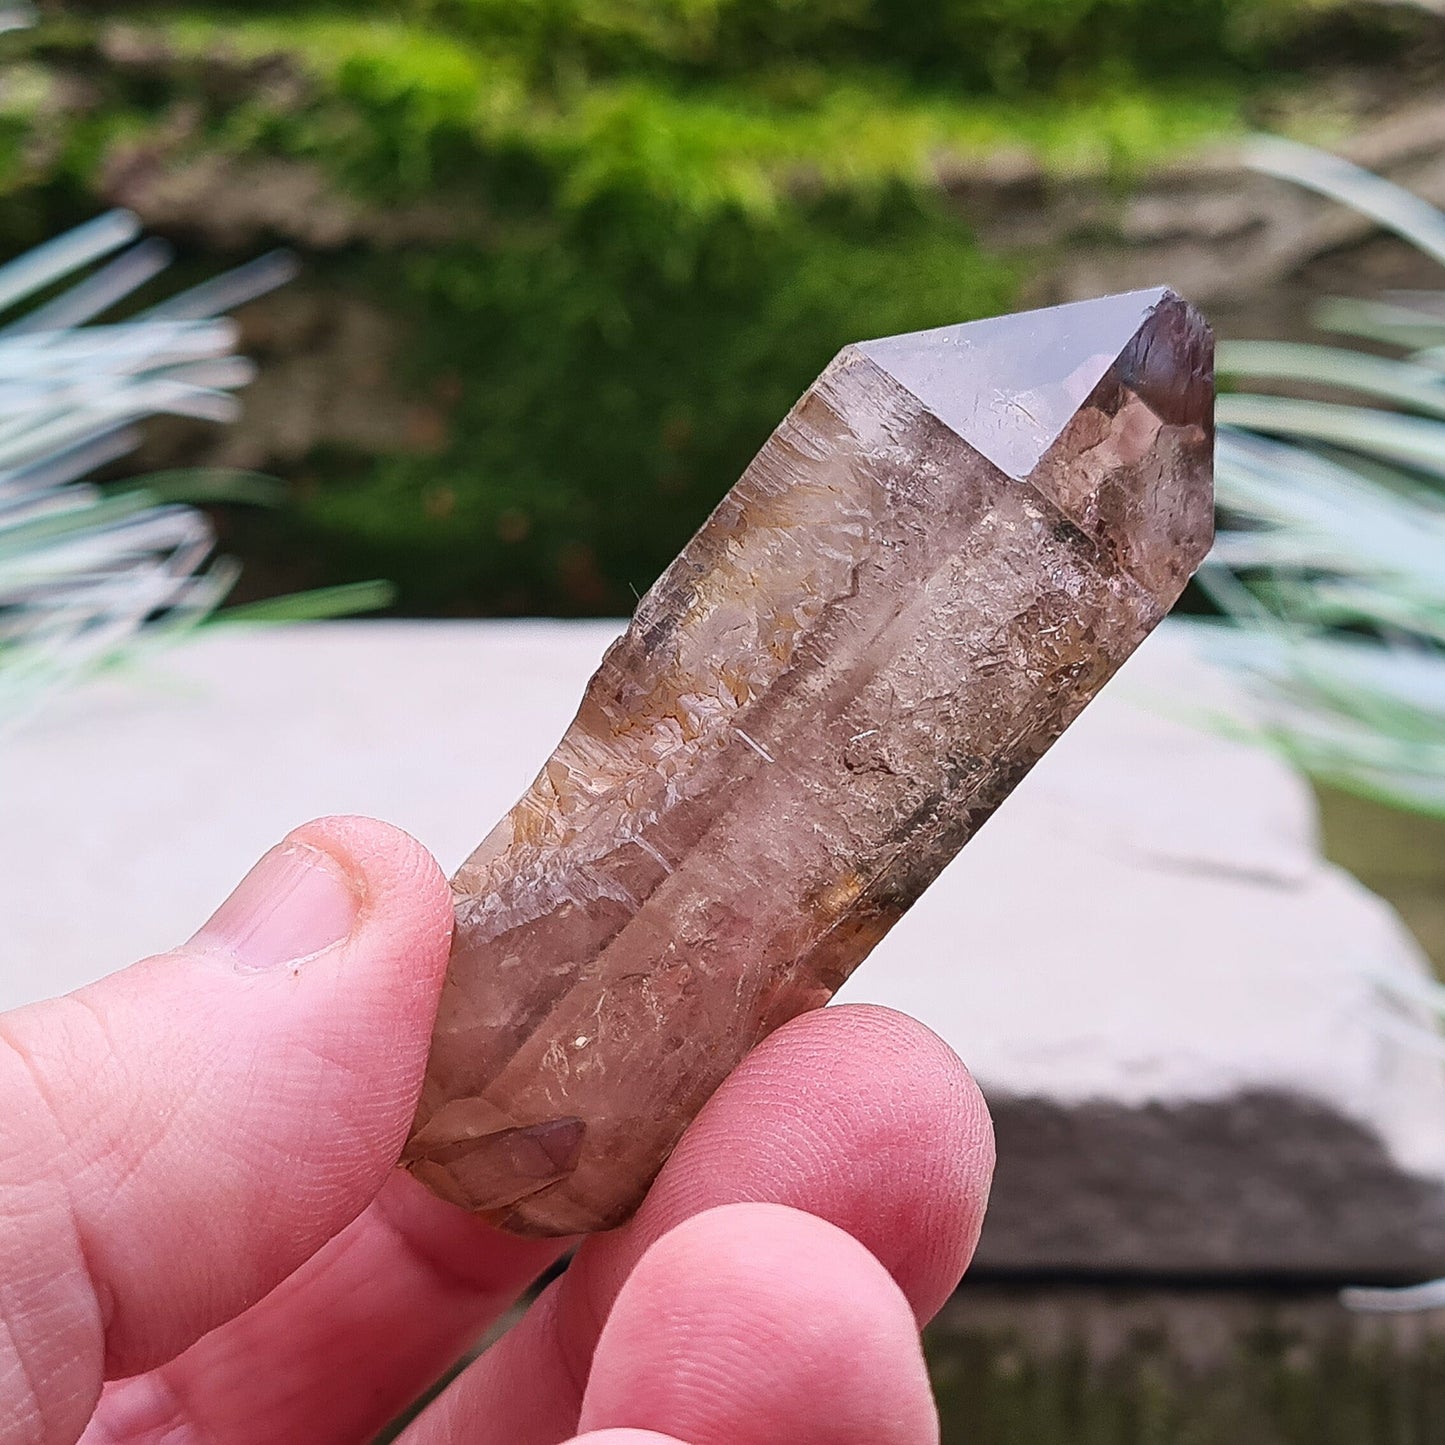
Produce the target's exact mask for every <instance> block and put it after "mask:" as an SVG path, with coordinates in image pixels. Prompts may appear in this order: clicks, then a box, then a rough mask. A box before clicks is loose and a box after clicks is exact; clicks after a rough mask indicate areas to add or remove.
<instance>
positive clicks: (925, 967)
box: [0, 622, 1445, 1279]
mask: <svg viewBox="0 0 1445 1445" xmlns="http://www.w3.org/2000/svg"><path fill="white" fill-rule="evenodd" d="M616 630H617V629H616V626H615V625H614V624H608V623H549V622H526V623H386V622H381V623H376V622H372V623H344V624H328V625H326V626H324V627H307V628H293V629H284V630H277V631H272V632H265V633H216V634H213V635H211V636H210V637H208V638H206V639H204V640H203V641H199V642H196V643H194V644H191V645H189V646H187V647H186V648H185V649H183V650H180V651H177V652H174V653H171V654H169V655H167V656H166V657H164V658H163V659H161V660H159V661H157V662H155V663H153V664H152V665H151V666H150V667H149V668H148V669H147V670H146V671H145V672H144V673H140V674H135V675H131V676H128V677H126V678H124V679H120V680H116V681H111V682H107V683H105V684H104V685H99V684H98V685H95V686H93V687H91V688H89V689H87V690H86V691H84V692H83V693H80V694H78V695H75V696H72V697H71V698H69V699H68V700H66V701H64V702H63V703H61V704H58V705H57V706H56V707H55V708H53V709H52V710H51V712H49V713H48V714H47V715H46V716H45V718H44V719H43V720H42V722H41V723H39V724H37V725H35V726H33V727H32V728H31V730H30V731H28V732H26V733H22V734H21V735H20V736H18V737H15V738H13V739H9V740H7V741H6V742H5V743H4V744H3V745H0V798H3V800H4V817H5V822H6V827H5V828H4V830H3V836H0V918H3V919H4V920H5V927H4V929H3V930H0V1005H4V1006H13V1005H16V1004H19V1003H23V1002H26V1001H28V1000H31V999H35V998H39V997H43V996H45V995H47V994H51V993H56V992H62V991H64V990H66V989H69V988H73V987H75V986H78V985H79V984H81V983H84V982H86V981H88V980H90V979H92V978H95V977H97V976H99V975H101V974H103V973H105V972H107V971H109V970H111V969H113V968H116V967H119V966H122V965H123V964H124V963H126V962H128V961H130V960H131V959H134V958H137V957H141V956H143V955H144V954H146V953H150V952H154V951H157V950H159V949H162V948H165V947H167V946H169V945H171V944H173V943H175V942H176V941H178V940H179V939H182V938H184V937H185V936H187V935H188V934H189V933H190V932H191V931H192V930H193V929H194V928H195V927H196V926H197V925H198V924H199V923H200V922H201V920H202V919H203V918H204V917H205V916H206V914H207V913H208V912H209V911H210V909H211V907H212V906H213V905H214V904H215V903H216V901H217V900H219V899H220V898H221V897H222V896H223V895H224V894H225V893H226V891H227V890H228V889H229V887H230V886H231V885H232V884H233V883H234V882H235V880H236V879H237V878H238V877H239V876H240V875H241V873H242V872H244V870H245V869H246V868H247V867H248V866H249V864H250V863H251V862H252V861H254V859H255V858H256V856H257V855H258V854H260V853H261V852H262V851H263V850H264V849H265V848H267V847H268V846H269V845H270V844H271V843H273V842H274V841H275V840H276V839H277V838H278V837H279V836H281V835H282V834H283V833H284V832H285V831H286V830H287V829H289V828H290V827H292V826H293V825H295V824H296V823H298V822H300V821H302V820H304V819H305V818H307V817H311V816H315V815H318V814H323V813H330V812H362V813H371V814H375V815H377V816H380V817H385V818H388V819H390V820H392V821H394V822H396V823H399V824H400V825H401V826H403V827H405V828H407V829H408V830H410V831H411V832H412V833H414V834H416V835H417V836H418V837H419V838H421V839H422V840H423V841H424V842H425V843H427V844H428V846H429V847H431V848H432V850H433V851H434V852H435V853H436V854H437V856H438V858H439V859H440V860H441V862H442V864H443V865H444V866H445V867H448V868H451V867H453V866H455V864H456V863H457V862H458V861H459V860H460V859H461V858H462V857H463V856H464V855H465V853H466V852H467V850H468V849H469V848H471V847H472V846H473V845H474V844H475V842H476V840H477V838H478V837H479V836H480V835H481V833H482V832H483V831H485V829H486V827H487V826H488V825H490V823H491V822H492V821H493V820H494V819H496V818H497V817H499V816H501V814H502V813H503V812H504V811H505V810H506V809H507V808H508V807H509V806H510V805H511V804H512V802H514V801H515V799H516V797H517V796H518V795H519V794H520V793H521V792H522V790H523V789H524V788H525V787H526V785H527V784H528V783H529V782H530V780H531V777H532V774H533V772H534V771H535V769H536V767H537V766H538V765H539V763H540V762H541V761H542V759H543V758H544V757H545V756H546V753H547V751H548V749H549V747H550V745H551V743H552V742H553V740H554V739H555V738H556V737H557V736H558V735H559V734H560V733H561V731H562V729H563V728H564V727H565V725H566V723H567V722H568V720H569V719H570V717H571V713H572V710H573V708H574V706H575V704H576V700H577V698H578V696H579V695H580V692H581V688H582V684H583V683H584V681H585V680H586V677H587V676H588V674H589V673H590V671H591V669H592V667H593V666H594V665H595V663H596V661H597V658H598V656H599V655H600V652H601V650H602V648H603V646H604V645H605V644H606V642H607V641H608V640H610V638H611V637H612V636H613V635H614V634H615V632H616ZM1224 686H1225V684H1224V683H1223V681H1222V680H1221V679H1219V678H1218V677H1217V676H1215V675H1213V674H1210V673H1209V672H1208V671H1207V670H1206V669H1205V668H1204V667H1203V665H1202V664H1201V663H1200V662H1199V661H1198V660H1197V659H1195V658H1194V657H1193V655H1192V653H1191V652H1190V650H1189V648H1188V646H1187V643H1186V641H1185V639H1184V638H1183V636H1182V635H1181V630H1175V629H1171V628H1169V627H1167V626H1166V628H1164V629H1162V630H1161V632H1160V633H1159V634H1158V635H1156V637H1155V638H1154V639H1152V640H1151V641H1150V642H1148V643H1146V644H1145V646H1144V647H1143V648H1142V649H1141V651H1140V653H1139V654H1138V656H1137V657H1136V658H1135V659H1134V660H1133V661H1132V662H1131V663H1129V664H1128V665H1127V666H1126V667H1125V669H1124V671H1123V672H1122V673H1121V675H1120V677H1119V678H1118V679H1117V680H1116V682H1115V683H1113V684H1111V685H1110V687H1109V688H1108V689H1106V691H1105V693H1104V694H1103V695H1102V696H1101V697H1100V699H1099V700H1098V701H1097V702H1095V703H1094V705H1093V706H1092V707H1091V708H1090V709H1089V710H1088V711H1087V712H1086V713H1085V715H1084V717H1083V719H1082V720H1081V721H1080V722H1079V723H1078V724H1076V725H1075V727H1074V728H1073V729H1072V730H1071V731H1070V732H1069V733H1068V734H1067V735H1066V736H1065V738H1064V739H1063V740H1062V741H1061V742H1060V743H1059V744H1058V745H1057V746H1056V748H1055V749H1054V751H1053V752H1052V753H1050V754H1049V756H1048V757H1047V758H1045V760H1044V762H1043V763H1042V764H1041V765H1040V766H1039V767H1038V768H1037V770H1036V771H1035V772H1034V773H1033V774H1032V775H1031V776H1030V777H1029V778H1028V779H1027V780H1026V781H1025V782H1024V783H1023V784H1022V785H1021V786H1020V788H1019V789H1018V791H1017V793H1016V795H1015V796H1014V798H1013V799H1012V800H1011V801H1010V802H1009V804H1008V806H1007V807H1005V808H1004V809H1003V810H1002V812H1001V813H1000V814H999V816H998V817H997V818H996V819H995V820H994V821H992V822H991V823H990V824H989V825H988V826H987V827H986V828H985V829H984V831H983V832H982V834H981V835H980V836H979V837H978V838H977V839H976V840H975V841H974V842H973V843H971V844H970V845H969V847H968V848H967V849H966V850H965V852H964V854H963V855H962V857H961V858H960V859H959V860H958V861H957V862H955V863H954V864H953V865H952V866H951V867H950V868H949V869H948V870H947V871H946V873H945V874H944V876H943V877H942V879H941V880H940V881H939V882H938V883H937V884H936V885H935V887H934V888H933V890H932V891H931V892H930V893H929V894H927V895H926V896H925V898H924V899H923V901H922V902H921V903H920V904H919V905H918V906H917V907H916V908H915V909H914V910H913V912H912V913H910V914H909V915H908V917H907V918H906V919H905V920H904V921H903V922H902V923H901V924H900V925H899V926H898V927H897V928H896V929H895V930H894V932H893V933H892V934H891V935H890V936H889V938H888V939H887V940H886V941H885V943H884V944H883V945H882V946H881V947H880V948H879V949H878V950H877V952H876V953H875V954H874V956H873V957H872V958H871V959H870V960H869V961H868V963H867V964H865V966H864V967H863V969H862V970H860V972H859V973H858V974H857V975H856V976H855V978H854V980H853V982H852V983H851V984H850V985H849V987H848V988H847V989H846V990H845V994H844V997H845V998H849V999H852V1000H855V1001H857V1000H863V999H867V1000H872V1001H876V1002H880V1003H886V1004H889V1005H892V1006H894V1007H897V1008H902V1009H905V1010H907V1011H908V1012H910V1013H913V1014H915V1015H916V1016H918V1017H919V1018H921V1019H923V1020H924V1021H925V1022H927V1023H928V1024H930V1025H931V1026H932V1027H933V1028H935V1029H936V1030H938V1032H939V1033H941V1034H942V1035H943V1036H944V1037H945V1038H947V1039H948V1040H949V1042H950V1043H951V1044H952V1045H953V1046H954V1047H955V1048H956V1049H957V1050H958V1051H959V1053H960V1054H961V1055H963V1057H964V1058H966V1059H967V1060H968V1061H969V1063H970V1065H971V1066H972V1067H973V1069H974V1071H975V1073H976V1074H977V1076H978V1077H979V1079H980V1081H981V1082H982V1083H983V1085H984V1087H985V1090H986V1092H987V1093H988V1095H989V1098H990V1102H991V1104H992V1106H993V1109H994V1113H995V1119H996V1123H997V1127H998V1135H999V1155H1000V1164H999V1173H998V1181H997V1186H996V1189H995V1195H994V1205H993V1210H992V1213H991V1216H990V1221H989V1225H988V1227H987V1230H986V1232H985V1236H984V1241H983V1244H982V1247H981V1250H980V1256H979V1263H980V1266H981V1267H985V1268H988V1269H991V1270H996V1271H1008V1272H1019V1273H1039V1274H1043V1273H1058V1272H1068V1273H1075V1274H1081V1275H1088V1274H1113V1275H1120V1274H1152V1275H1174V1276H1180V1275H1190V1276H1210V1275H1218V1274H1228V1275H1236V1276H1255V1275H1262V1274H1263V1275H1282V1274H1284V1275H1289V1274H1293V1275H1298V1276H1313V1277H1323V1278H1382V1279H1391V1278H1413V1277H1417V1276H1420V1275H1424V1274H1429V1273H1432V1272H1440V1271H1445V1071H1442V1065H1441V1063H1440V1049H1441V1043H1440V1039H1439V1037H1438V1035H1437V1034H1436V1033H1435V1032H1434V1030H1433V1029H1432V1028H1431V1027H1430V1025H1429V1022H1428V1019H1427V1017H1426V1016H1425V1015H1424V1013H1423V1012H1422V1011H1421V1009H1420V1008H1419V1007H1418V1005H1415V1004H1413V1003H1411V1002H1410V999H1411V998H1412V997H1413V996H1417V995H1419V994H1420V993H1421V992H1422V991H1423V986H1424V985H1425V984H1426V982H1427V979H1428V971H1427V969H1426V966H1425V963H1424V961H1423V958H1422V956H1421V955H1420V953H1419V951H1418V949H1417V948H1416V947H1415V946H1414V944H1413V942H1412V941H1411V940H1410V938H1409V936H1408V935H1407V934H1406V933H1405V931H1404V930H1403V928H1402V927H1401V926H1400V924H1399V923H1398V921H1397V920H1396V918H1395V917H1394V915H1393V913H1392V912H1391V911H1390V910H1389V909H1388V908H1387V907H1386V906H1385V905H1384V904H1383V903H1381V902H1380V901H1379V900H1378V899H1376V898H1375V897H1374V896H1373V895H1371V894H1369V893H1368V892H1367V891H1366V890H1365V889H1364V888H1362V887H1361V886H1360V885H1359V884H1357V883H1355V882H1354V881H1353V880H1352V879H1351V878H1349V877H1348V876H1347V875H1345V874H1343V873H1342V872H1340V871H1339V870H1338V869H1336V868H1334V867H1333V866H1331V865H1329V864H1327V863H1325V862H1324V861H1322V859H1321V858H1320V856H1319V850H1318V842H1317V838H1316V830H1315V819H1314V811H1313V802H1312V799H1311V797H1310V794H1309V791H1308V789H1307V788H1306V787H1305V786H1304V785H1303V784H1302V783H1300V782H1299V781H1298V780H1297V779H1296V778H1295V777H1294V776H1293V775H1292V774H1291V773H1289V772H1288V770H1286V769H1285V768H1283V767H1282V766H1281V765H1279V764H1278V763H1276V762H1275V761H1274V760H1273V759H1271V758H1269V757H1268V756H1266V755H1264V754H1261V753H1258V752H1255V751H1253V750H1251V749H1248V748H1245V747H1242V746H1240V745H1238V744H1234V743H1230V742H1227V741H1224V740H1221V739H1220V738H1218V737H1215V736H1212V735H1211V734H1209V733H1207V732H1205V731H1202V730H1199V729H1198V728H1197V727H1195V726H1193V725H1191V724H1190V723H1188V722H1186V721H1184V720H1181V719H1178V718H1173V717H1170V716H1169V715H1168V711H1167V709H1168V708H1169V707H1170V706H1174V707H1176V708H1177V707H1178V706H1179V700H1180V699H1187V701H1188V704H1189V706H1190V707H1191V708H1201V707H1204V706H1207V704H1208V701H1209V699H1210V697H1211V695H1212V694H1214V693H1217V692H1219V691H1220V690H1221V689H1223V688H1224ZM478 758H484V759H487V760H488V761H487V763H486V765H485V766H481V767H479V766H478V765H477V764H476V762H475V760H476V759H478Z"/></svg>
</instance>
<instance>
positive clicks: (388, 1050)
mask: <svg viewBox="0 0 1445 1445" xmlns="http://www.w3.org/2000/svg"><path fill="white" fill-rule="evenodd" d="M451 919H452V910H451V904H450V898H449V895H448V892H447V887H446V884H445V882H444V880H443V878H442V876H441V873H440V871H439V870H438V868H437V866H436V864H435V863H434V862H433V861H432V859H431V857H430V856H429V855H428V854H427V853H426V851H425V850H424V849H423V848H422V847H421V845H420V844H418V843H416V842H415V841H414V840H413V839H411V838H409V837H408V836H407V835H406V834H404V833H401V832H399V831H398V830H396V829H393V828H389V827H386V826H385V825H383V824H380V823H374V822H371V821H369V820H366V819H360V818H333V819H327V820H324V821H322V822H319V823H312V824H309V825H308V826H306V827H304V828H301V829H299V830H297V831H296V832H295V833H293V834H291V835H290V836H289V837H288V838H287V839H286V840H285V842H283V843H281V844H280V845H279V846H278V847H276V848H274V849H272V850H271V852H269V853H267V854H266V856H265V857H264V858H262V859H261V861H260V862H259V863H258V864H257V865H256V866H255V868H253V869H252V871H251V872H250V873H249V874H248V875H247V877H246V878H245V879H244V880H243V881H242V883H241V884H240V886H239V887H238V888H237V889H236V891H235V893H233V894H232V895H231V897H230V898H229V899H228V900H227V901H226V902H225V903H224V904H223V905H222V906H221V908H220V909H219V910H218V911H217V913H216V914H215V916H214V917H213V918H212V919H211V920H210V922H208V923H207V924H206V925H205V926H204V927H203V928H202V929H201V930H200V932H199V933H197V934H196V936H195V937H194V938H193V939H192V940H191V941H190V943H189V944H187V945H186V946H185V947H184V948H181V949H178V950H176V951H175V952H173V953H167V954H163V955H161V956H159V957H157V958H152V959H148V960H146V961H145V962H144V963H139V964H136V965H135V966H134V967H133V968H129V969H126V970H125V971H124V972H122V973H119V974H116V975H114V976H112V977H111V978H108V979H105V980H103V981H102V982H100V983H98V984H95V985H93V986H92V987H90V988H86V989H82V990H81V991H79V992H78V993H75V994H72V995H70V996H68V997H66V998H63V999H57V1000H55V1001H53V1002H50V1003H44V1004H37V1005H35V1006H34V1007H32V1008H27V1009H23V1010H20V1011H18V1012H16V1013H13V1014H8V1015H5V1016H3V1017H0V1118H3V1120H4V1121H5V1122H4V1124H3V1126H0V1316H3V1317H0V1325H3V1326H5V1327H6V1328H4V1329H0V1438H3V1439H5V1440H7V1441H10V1440H17V1441H20V1440H26V1441H28V1440H32V1439H33V1440H37V1441H41V1440H45V1441H48V1440H52V1439H62V1438H71V1439H73V1438H74V1435H73V1434H69V1433H68V1430H67V1427H68V1423H69V1422H70V1421H71V1420H72V1419H76V1418H78V1419H79V1420H80V1422H81V1424H82V1425H83V1422H84V1420H85V1419H86V1418H88V1416H89V1412H90V1410H91V1409H92V1408H93V1406H94V1401H95V1396H96V1394H97V1393H98V1391H99V1387H100V1382H101V1379H102V1377H103V1376H105V1377H109V1376H114V1375H125V1374H133V1373H136V1372H138V1371H140V1370H144V1369H148V1368H150V1367H152V1366H154V1365H156V1364H159V1363H161V1362H163V1361H164V1360H167V1359H169V1358H171V1357H173V1356H174V1355H176V1354H178V1353H179V1352H180V1351H181V1350H182V1349H184V1348H185V1347H186V1346H187V1345H188V1344H190V1343H191V1342H192V1341H194V1340H195V1339H197V1338H198V1337H199V1336H200V1335H202V1334H204V1333H205V1332H206V1331H208V1330H210V1329H212V1328H213V1327H214V1326H216V1325H217V1324H220V1323H221V1322H222V1321H224V1320H226V1319H229V1318H231V1317H232V1316H234V1315H236V1314H238V1313H240V1312H241V1311H242V1310H244V1309H245V1308H247V1307H248V1306H249V1305H251V1304H252V1303H254V1302H255V1301H256V1300H257V1299H259V1298H260V1297H261V1296H262V1295H263V1294H265V1293H267V1292H268V1291H269V1290H270V1289H271V1288H272V1287H273V1286H275V1285H276V1284H277V1283H279V1282H280V1281H281V1280H282V1279H284V1278H285V1277H286V1276H287V1275H288V1274H290V1273H291V1272H292V1271H293V1270H294V1269H295V1268H296V1267H297V1266H298V1265H300V1264H301V1263H302V1262H303V1261H304V1260H305V1259H306V1258H307V1257H308V1256H309V1255H311V1254H312V1253H313V1252H314V1251H315V1250H316V1249H317V1248H319V1247H320V1245H322V1244H323V1243H324V1242H325V1241H326V1240H327V1239H329V1238H330V1237H331V1236H332V1235H334V1234H335V1233H336V1232H337V1231H338V1230H340V1229H341V1228H343V1227H344V1226H345V1225H346V1224H347V1223H349V1222H350V1220H351V1219H353V1218H354V1217H355V1216H356V1215H357V1214H358V1213H360V1211H361V1210H362V1209H363V1208H365V1206H366V1205H367V1204H368V1203H369V1202H370V1200H371V1198H372V1196H373V1195H374V1194H375V1193H376V1191H377V1190H378V1189H379V1188H380V1186H381V1184H382V1182H383V1181H384V1179H385V1178H386V1175H387V1173H388V1172H389V1170H390V1169H391V1166H392V1165H393V1164H394V1163H395V1161H396V1158H397V1155H398V1154H399V1152H400V1149H401V1145H402V1142H403V1139H404V1137H405V1133H406V1129H407V1125H408V1123H409V1121H410V1119H411V1114H412V1110H413V1107H414V1105H415V1102H416V1096H417V1093H418V1090H419V1088H420V1085H421V1077H422V1072H423V1069H424V1067H425V1063H426V1053H427V1045H428V1041H429V1038H430V1033H431V1026H432V1022H433V1016H434V1014H435V1011H436V1002H437V996H438V993H439V990H440V988H441V979H442V974H443V972H444V970H445V966H446V957H447V945H448V939H449V937H450V931H451ZM62 1422H64V1423H62ZM6 1426H9V1427H10V1428H6ZM74 1433H75V1434H78V1433H79V1427H77V1428H76V1430H75V1432H74Z"/></svg>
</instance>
